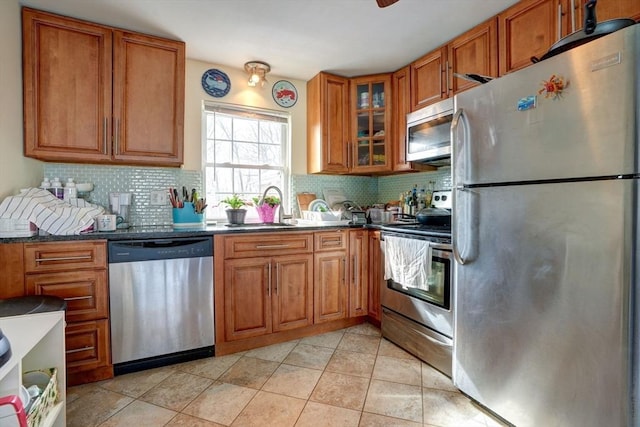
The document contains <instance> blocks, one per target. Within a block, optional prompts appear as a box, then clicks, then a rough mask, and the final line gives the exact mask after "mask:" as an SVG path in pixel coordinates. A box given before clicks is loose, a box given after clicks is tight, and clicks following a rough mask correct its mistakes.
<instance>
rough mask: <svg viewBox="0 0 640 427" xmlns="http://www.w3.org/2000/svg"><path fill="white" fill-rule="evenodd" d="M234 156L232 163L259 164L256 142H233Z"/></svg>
mask: <svg viewBox="0 0 640 427" xmlns="http://www.w3.org/2000/svg"><path fill="white" fill-rule="evenodd" d="M234 154H235V156H234V158H233V161H234V163H239V164H241V165H261V164H264V163H263V162H260V158H259V156H258V144H255V143H243V142H236V143H235V153H234Z"/></svg>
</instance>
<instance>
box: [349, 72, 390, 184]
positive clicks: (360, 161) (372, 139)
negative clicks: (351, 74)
mask: <svg viewBox="0 0 640 427" xmlns="http://www.w3.org/2000/svg"><path fill="white" fill-rule="evenodd" d="M349 84H350V85H351V116H350V119H351V138H350V140H349V141H350V146H349V148H350V152H351V155H350V158H351V159H352V161H351V162H350V164H349V166H350V171H351V172H352V173H354V174H358V173H361V174H370V173H380V172H391V169H392V164H391V153H390V151H389V149H390V146H391V144H390V142H389V141H390V139H391V108H392V104H393V103H392V100H391V96H390V93H391V75H390V74H376V75H371V76H364V77H357V78H353V79H351V81H350V82H349Z"/></svg>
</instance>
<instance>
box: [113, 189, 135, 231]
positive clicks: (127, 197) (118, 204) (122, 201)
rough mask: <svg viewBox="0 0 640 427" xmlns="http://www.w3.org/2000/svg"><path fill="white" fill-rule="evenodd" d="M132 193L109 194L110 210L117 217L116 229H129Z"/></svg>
mask: <svg viewBox="0 0 640 427" xmlns="http://www.w3.org/2000/svg"><path fill="white" fill-rule="evenodd" d="M130 207H131V193H109V210H110V211H111V213H112V214H114V215H116V228H129V209H130Z"/></svg>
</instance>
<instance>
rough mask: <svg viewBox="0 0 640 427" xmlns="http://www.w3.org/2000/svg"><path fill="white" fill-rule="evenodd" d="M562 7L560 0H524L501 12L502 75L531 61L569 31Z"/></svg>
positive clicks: (499, 19)
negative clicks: (564, 23) (564, 20)
mask: <svg viewBox="0 0 640 427" xmlns="http://www.w3.org/2000/svg"><path fill="white" fill-rule="evenodd" d="M561 7H562V5H561V4H560V2H559V0H522V1H520V2H518V3H516V4H515V5H514V6H512V7H510V8H509V9H507V10H505V11H504V12H502V13H500V14H499V15H498V32H499V33H500V52H499V58H500V75H501V76H502V75H505V74H507V73H510V72H512V71H516V70H519V69H522V68H525V67H527V66H529V65H531V64H532V62H531V58H532V57H537V58H540V57H541V56H542V55H544V54H545V53H547V51H548V50H549V48H550V47H551V46H552V45H553V44H554V43H555V42H556V41H558V40H559V39H560V38H561V37H563V36H564V35H566V34H568V33H569V32H570V31H568V30H567V29H566V28H564V27H565V25H563V16H562V13H561Z"/></svg>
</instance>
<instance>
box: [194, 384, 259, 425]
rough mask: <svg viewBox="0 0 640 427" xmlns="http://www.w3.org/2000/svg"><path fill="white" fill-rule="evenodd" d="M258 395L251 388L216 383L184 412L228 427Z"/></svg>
mask: <svg viewBox="0 0 640 427" xmlns="http://www.w3.org/2000/svg"><path fill="white" fill-rule="evenodd" d="M256 393H257V390H254V389H251V388H247V387H240V386H237V385H233V384H227V383H221V382H219V381H216V382H215V383H213V384H212V385H211V386H210V387H209V388H208V389H206V390H205V391H203V392H202V393H201V394H200V395H199V396H198V397H196V398H195V399H194V400H193V402H191V403H190V404H189V405H187V407H186V408H185V409H183V410H182V412H183V413H185V414H188V415H193V416H195V417H198V418H203V419H205V420H208V421H213V422H216V423H220V424H224V425H227V426H228V425H230V424H231V423H232V422H233V420H234V419H235V418H236V417H237V416H238V414H239V413H240V412H241V411H242V410H243V409H244V407H245V406H246V405H247V403H249V401H250V400H251V399H252V398H253V396H255V394H256Z"/></svg>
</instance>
